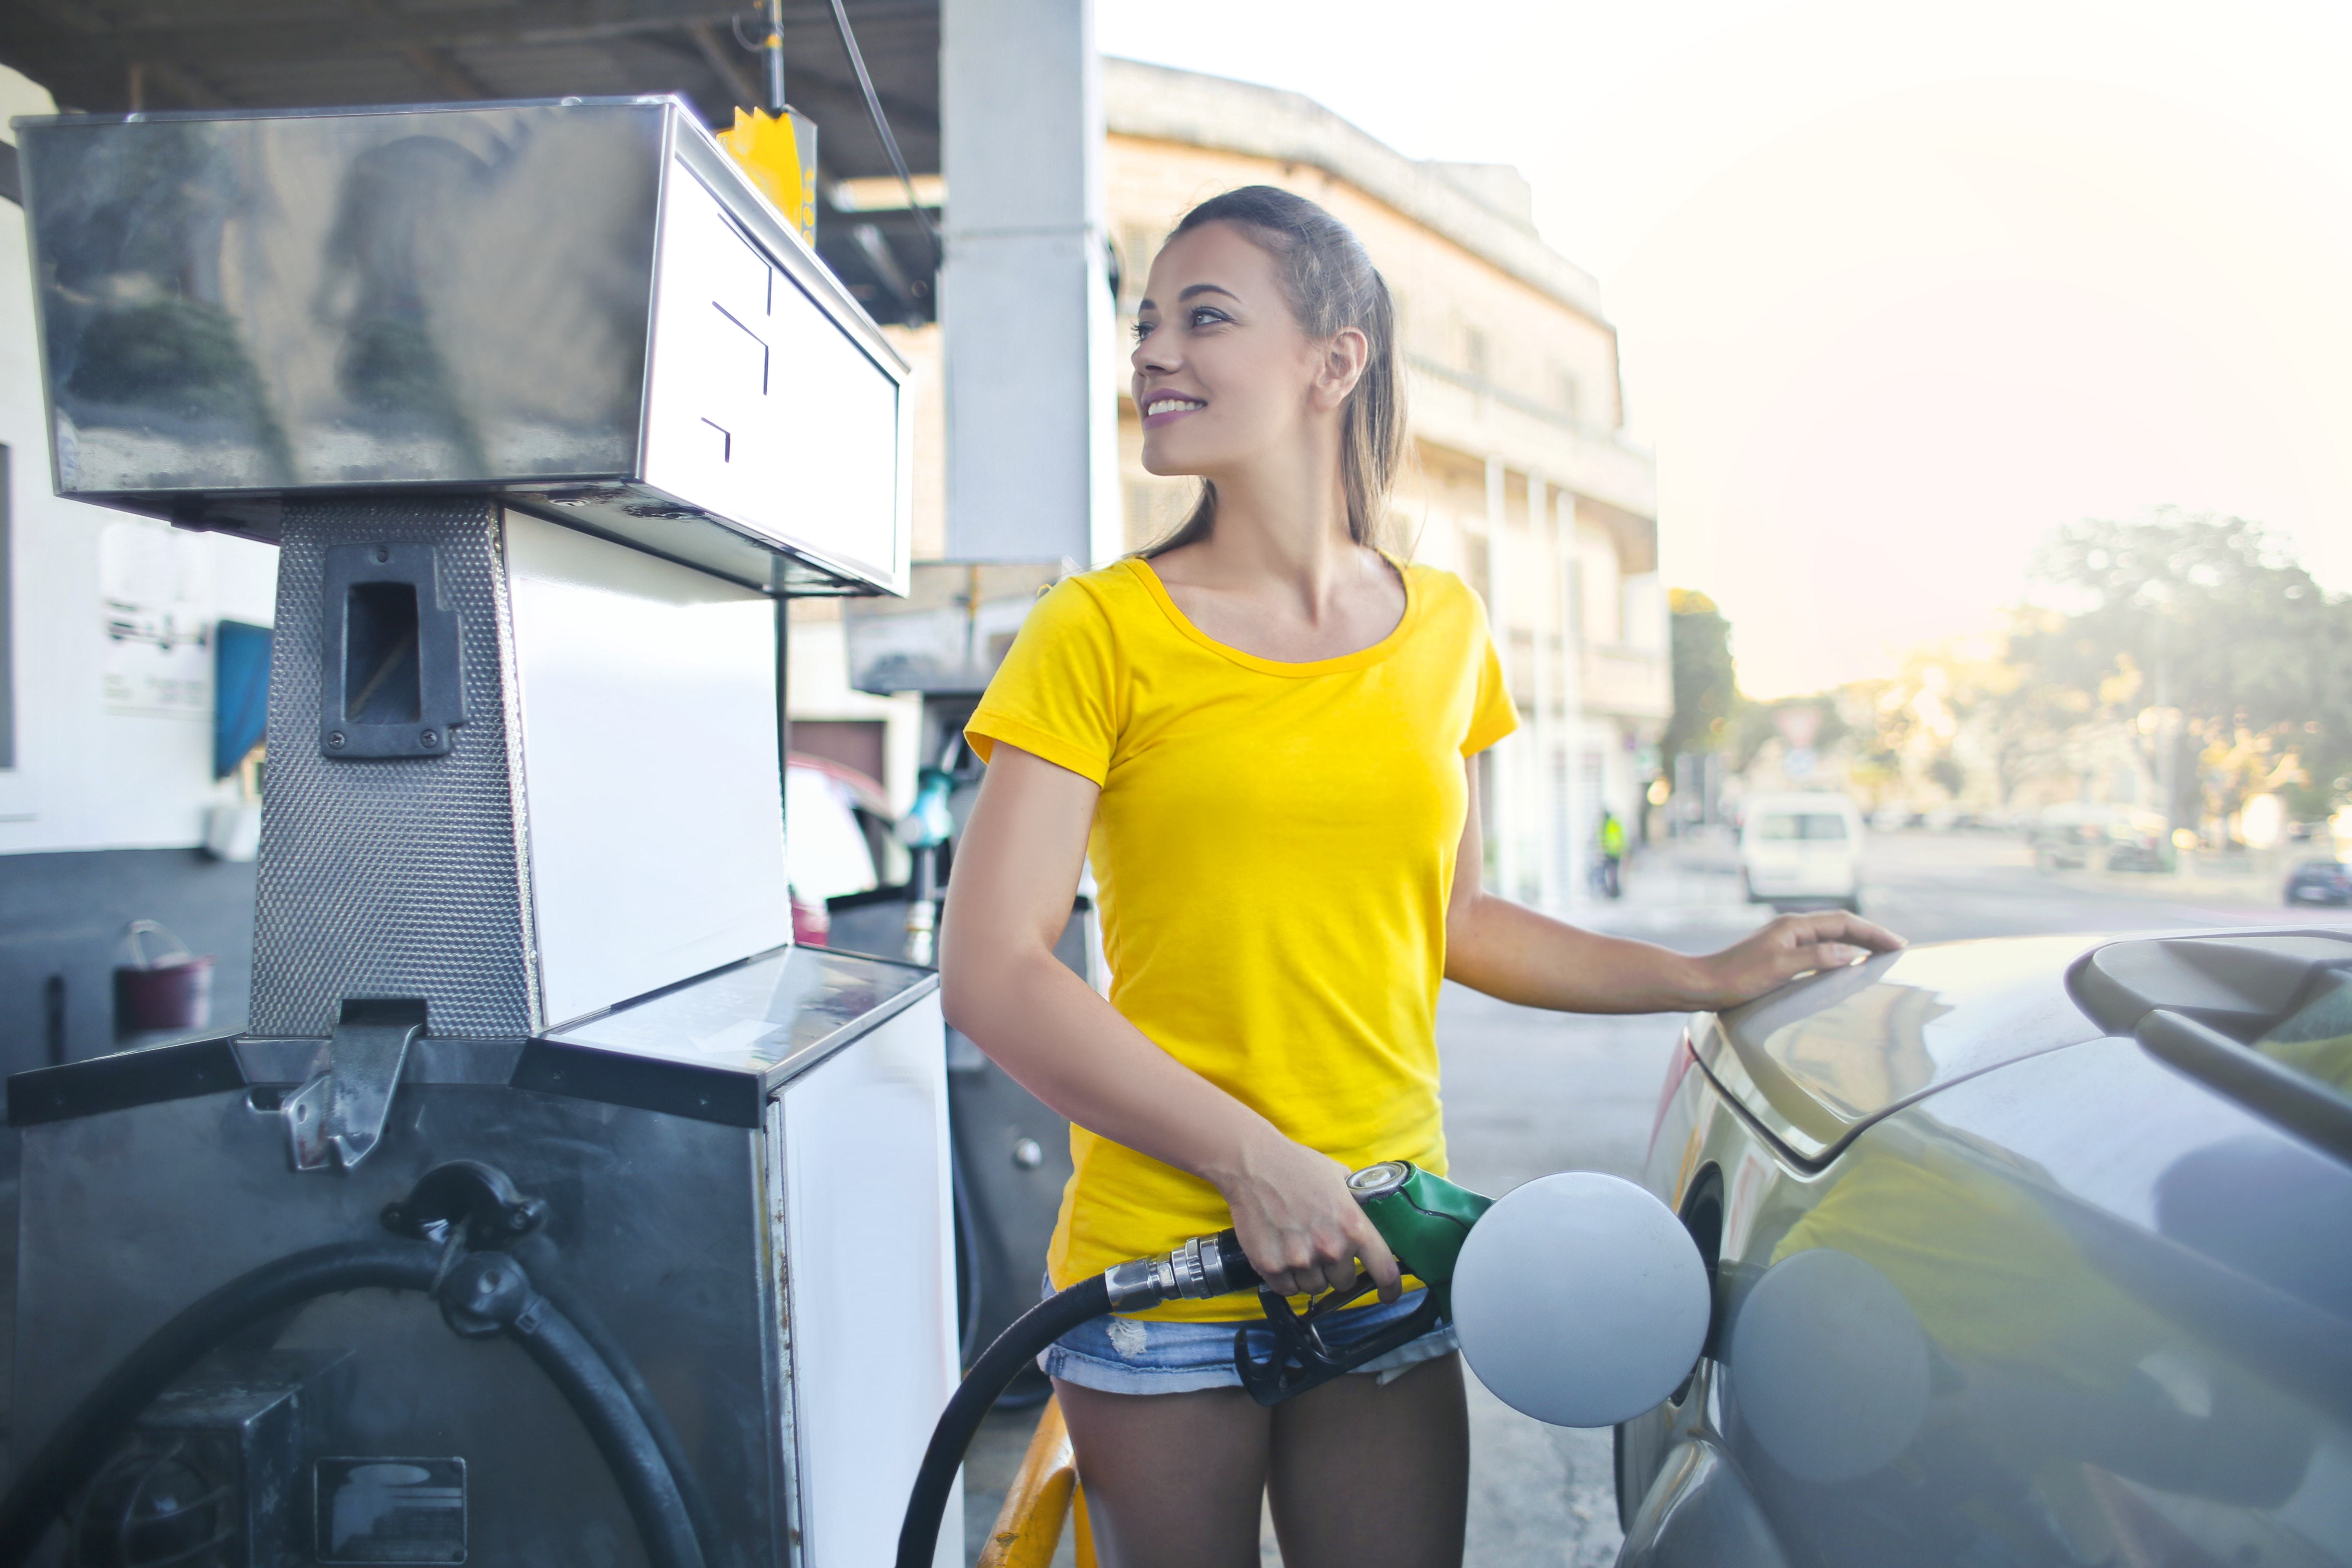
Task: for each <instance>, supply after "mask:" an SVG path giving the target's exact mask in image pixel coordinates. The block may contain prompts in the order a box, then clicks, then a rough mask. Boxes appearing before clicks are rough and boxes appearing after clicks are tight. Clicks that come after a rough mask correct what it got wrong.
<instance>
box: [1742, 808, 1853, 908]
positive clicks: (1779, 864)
mask: <svg viewBox="0 0 2352 1568" xmlns="http://www.w3.org/2000/svg"><path fill="white" fill-rule="evenodd" d="M1739 874H1740V880H1741V883H1742V885H1743V886H1744V887H1745V888H1746V889H1747V894H1748V902H1750V903H1769V904H1770V905H1772V906H1773V907H1774V908H1776V909H1782V908H1790V907H1796V906H1803V905H1820V904H1835V905H1838V906H1840V907H1842V908H1844V909H1849V910H1855V911H1857V912H1859V911H1860V910H1861V909H1862V814H1861V813H1860V812H1858V811H1856V810H1855V809H1854V805H1853V802H1852V801H1850V800H1848V799H1846V797H1845V796H1843V795H1832V794H1831V793H1829V792H1828V791H1825V790H1816V791H1811V792H1806V793H1801V794H1793V795H1752V796H1750V797H1749V798H1748V800H1747V801H1746V802H1745V803H1744V804H1743V805H1742V807H1741V811H1740V818H1739Z"/></svg>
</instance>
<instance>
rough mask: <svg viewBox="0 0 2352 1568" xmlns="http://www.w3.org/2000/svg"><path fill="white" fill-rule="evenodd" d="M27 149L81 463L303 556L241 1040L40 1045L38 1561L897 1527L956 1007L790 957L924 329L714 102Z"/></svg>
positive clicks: (4, 1531)
mask: <svg viewBox="0 0 2352 1568" xmlns="http://www.w3.org/2000/svg"><path fill="white" fill-rule="evenodd" d="M19 134H20V146H21V152H22V159H23V165H24V171H25V183H26V212H27V215H28V218H29V221H30V226H31V231H32V236H33V250H34V255H35V258H36V265H37V292H38V299H39V305H40V314H41V331H42V334H43V339H44V352H45V363H44V369H45V376H46V381H47V395H48V404H49V415H50V429H51V433H52V437H53V447H52V451H51V454H50V457H51V463H52V469H53V475H54V479H55V481H56V485H57V488H58V491H59V493H61V494H64V495H68V496H72V497H75V498H77V499H80V500H89V501H93V502H96V503H98V504H100V505H104V506H110V507H116V508H120V509H122V510H131V511H136V512H141V513H144V514H146V515H149V516H152V517H157V518H163V519H167V520H169V521H173V522H174V523H177V524H180V525H182V526H185V527H192V528H205V529H216V530H222V531H233V532H238V533H242V534H246V535H247V536H249V537H253V538H257V539H260V540H264V541H267V542H272V543H275V544H277V545H278V547H279V550H280V558H279V569H278V605H277V615H276V625H275V627H274V631H273V636H272V639H271V647H270V672H269V682H268V768H267V773H266V780H265V794H264V802H263V815H262V826H261V847H260V855H259V865H258V868H257V887H258V896H257V913H256V921H255V933H254V934H255V942H254V978H253V994H252V995H253V999H252V1009H251V1025H250V1026H249V1028H248V1029H247V1032H246V1033H244V1034H242V1035H238V1036H236V1037H221V1038H217V1039H208V1040H196V1041H193V1042H187V1043H183V1044H177V1045H173V1046H167V1047H157V1048H154V1049H149V1050H142V1051H132V1052H126V1053H121V1054H119V1055H115V1056H111V1057H105V1058H96V1059H93V1060H89V1061H84V1062H76V1063H72V1064H69V1065H67V1066H64V1067H58V1068H47V1069H44V1070H41V1071H38V1072H33V1073H26V1074H21V1075H18V1076H17V1077H16V1078H15V1079H12V1080H11V1081H10V1085H9V1095H8V1111H9V1118H10V1121H12V1123H13V1124H14V1125H15V1126H16V1128H18V1129H19V1130H20V1132H21V1137H22V1160H23V1175H22V1184H21V1198H20V1216H19V1225H18V1235H19V1238H20V1240H19V1247H18V1250H17V1254H16V1266H15V1276H14V1279H13V1286H12V1294H13V1305H14V1310H15V1312H14V1324H15V1340H14V1344H13V1358H14V1361H13V1364H14V1375H13V1379H12V1381H11V1385H10V1397H9V1408H8V1412H7V1414H8V1417H9V1423H10V1427H9V1429H10V1438H11V1443H10V1480H9V1492H8V1495H7V1498H6V1500H5V1502H0V1563H10V1564H13V1563H74V1564H85V1563H87V1564H99V1563H107V1564H132V1563H167V1562H168V1563H184V1564H195V1563H205V1564H222V1565H230V1564H235V1565H240V1568H241V1565H247V1564H284V1563H467V1562H472V1563H501V1564H506V1563H514V1564H524V1565H545V1568H558V1565H562V1568H574V1565H578V1564H586V1563H610V1564H630V1563H653V1564H661V1565H664V1568H670V1565H701V1568H783V1565H785V1564H788V1563H790V1564H807V1565H811V1568H832V1565H834V1564H841V1565H843V1568H846V1565H848V1564H851V1563H869V1562H875V1561H879V1560H881V1559H882V1558H883V1557H884V1556H885V1555H887V1552H889V1550H890V1544H891V1542H892V1541H893V1540H894V1539H895V1531H896V1522H897V1515H898V1507H899V1505H900V1503H901V1502H902V1500H903V1499H904V1497H905V1494H906V1490H907V1488H908V1485H909V1484H910V1483H911V1482H912V1479H913V1478H914V1476H915V1474H916V1470H917V1468H918V1465H919V1460H920V1458H921V1454H922V1450H923V1446H924V1442H925V1439H926V1437H927V1436H928V1434H929V1429H930V1426H931V1423H932V1420H933V1418H934V1417H935V1416H936V1415H937V1413H938V1411H939V1409H940V1405H942V1404H943V1403H944V1402H945V1400H946V1398H947V1396H948V1394H949V1392H950V1389H951V1387H952V1386H953V1384H954V1380H955V1377H956V1373H957V1370H958V1369H957V1362H956V1342H955V1328H956V1325H955V1321H954V1320H955V1310H954V1286H953V1243H952V1231H951V1217H950V1184H949V1171H950V1162H949V1156H948V1150H947V1126H948V1112H947V1089H946V1079H945V1068H944V1064H943V1060H942V1039H943V1029H942V1026H941V1023H940V1015H939V1008H938V1001H937V995H936V988H937V981H936V978H935V976H934V975H933V974H932V973H930V972H929V971H928V970H926V969H923V968H919V967H917V966H914V965H909V964H902V963H891V962H887V961H884V960H880V959H869V958H861V957H856V956H853V955H849V954H845V953H832V952H821V951H810V950H804V949H795V948H794V947H793V945H792V919H791V909H790V904H789V900H788V896H787V891H786V887H785V879H784V876H785V873H784V854H783V849H784V837H785V833H786V831H787V826H788V825H787V824H786V823H785V821H784V817H783V809H782V738H783V737H782V695H783V679H782V675H783V672H782V657H783V650H784V646H785V645H784V640H783V637H782V631H783V616H782V603H781V601H782V600H784V599H787V598H790V597H793V596H795V595H803V594H828V595H842V594H875V593H898V592H902V591H903V589H904V587H905V584H906V575H907V570H908V568H907V524H906V496H907V491H908V485H907V466H908V442H907V437H906V421H905V416H904V408H903V405H904V401H905V400H904V397H903V388H904V382H905V378H906V374H907V370H906V366H905V365H904V363H902V362H900V361H899V360H898V357H897V355H896V354H895V353H892V352H891V350H890V348H889V346H888V344H887V342H885V341H884V340H883V338H882V337H881V334H880V333H879V332H878V331H877V330H876V329H875V327H874V325H873V323H872V322H871V321H868V320H867V319H866V317H865V315H864V314H863V313H862V312H861V311H860V310H858V308H857V307H856V304H855V303H854V302H853V301H852V300H850V298H849V296H848V295H847V293H846V292H845V290H844V289H842V288H841V287H840V285H839V284H838V283H837V282H835V280H834V279H833V278H832V277H831V275H830V274H829V273H828V272H827V271H826V270H825V269H824V266H823V265H822V263H820V262H819V261H818V260H817V259H816V258H815V256H814V253H813V252H811V251H810V250H809V249H808V247H807V246H806V245H805V243H804V242H803V240H802V238H801V237H800V236H799V235H798V233H797V232H795V231H793V229H792V228H791V227H790V226H788V225H787V224H785V223H784V222H783V221H782V219H781V218H780V216H778V214H777V213H776V212H775V210H774V209H773V208H772V206H770V205H768V203H767V202H766V201H765V200H764V199H763V198H762V197H761V195H759V194H758V192H757V191H756V190H755V189H754V188H753V187H752V185H751V183H750V181H749V180H748V178H747V177H746V176H745V175H744V174H742V172H741V171H740V169H739V168H737V166H736V165H735V164H734V163H733V162H732V161H731V160H730V159H729V158H728V157H727V155H726V154H725V153H723V152H721V151H720V150H719V147H718V146H717V145H716V144H715V143H714V142H712V141H711V139H710V138H709V135H708V133H707V132H704V131H703V130H702V128H701V127H700V125H699V124H698V122H697V121H695V119H694V117H693V115H692V114H691V113H690V112H689V111H688V110H686V109H685V107H684V106H683V105H682V104H680V103H678V102H677V101H676V100H668V99H630V100H563V101H562V102H561V103H538V104H490V105H467V106H462V107H454V108H446V109H444V108H419V109H399V110H363V111H350V112H333V111H303V112H296V113H283V114H229V113H224V114H217V115H214V114H184V115H168V114H150V115H132V116H127V117H122V116H118V117H96V116H64V117H54V118H49V119H45V120H39V121H20V122H19ZM954 1544H955V1543H954V1542H952V1541H950V1543H949V1546H948V1548H947V1549H945V1550H943V1551H942V1552H941V1553H940V1557H939V1559H938V1560H939V1562H940V1563H949V1562H950V1561H953V1560H955V1559H956V1557H957V1553H956V1552H954V1550H953V1548H954Z"/></svg>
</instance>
